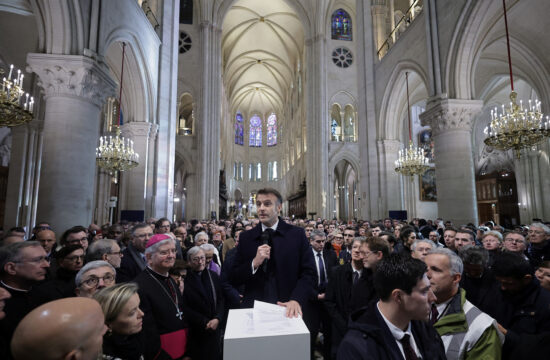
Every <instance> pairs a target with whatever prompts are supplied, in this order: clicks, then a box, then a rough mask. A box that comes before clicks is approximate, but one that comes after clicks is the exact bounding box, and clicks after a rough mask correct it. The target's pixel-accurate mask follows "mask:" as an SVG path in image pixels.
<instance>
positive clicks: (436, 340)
mask: <svg viewBox="0 0 550 360" xmlns="http://www.w3.org/2000/svg"><path fill="white" fill-rule="evenodd" d="M352 320H354V321H352V322H350V325H349V331H348V332H347V334H346V336H345V337H344V340H343V341H342V343H341V344H340V347H339V349H338V357H337V358H338V360H367V359H368V360H403V355H402V354H401V351H400V350H399V347H398V346H397V343H396V341H395V339H394V337H393V335H392V333H391V331H390V329H389V328H388V326H387V325H386V322H385V321H384V319H383V318H382V315H381V314H380V312H379V311H378V307H377V306H376V303H373V304H372V306H369V307H367V308H366V309H365V310H363V311H362V312H359V313H356V314H354V315H353V316H352ZM411 331H412V335H413V337H414V341H415V343H416V345H417V347H418V349H419V350H420V353H421V354H422V359H429V360H446V356H445V348H444V347H443V342H442V341H441V337H440V336H439V335H438V334H437V331H435V329H434V328H433V326H432V325H430V324H429V323H427V322H425V321H417V320H413V321H411Z"/></svg>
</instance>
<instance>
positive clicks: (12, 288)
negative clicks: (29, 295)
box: [0, 280, 30, 293]
mask: <svg viewBox="0 0 550 360" xmlns="http://www.w3.org/2000/svg"><path fill="white" fill-rule="evenodd" d="M0 283H2V286H4V287H5V288H8V289H10V290H13V291H19V292H22V293H26V292H29V291H30V289H29V290H24V289H18V288H14V287H13V286H9V285H8V284H6V283H5V282H4V281H2V280H0Z"/></svg>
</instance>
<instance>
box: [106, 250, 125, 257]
mask: <svg viewBox="0 0 550 360" xmlns="http://www.w3.org/2000/svg"><path fill="white" fill-rule="evenodd" d="M108 254H109V255H118V256H122V251H116V252H109V253H108Z"/></svg>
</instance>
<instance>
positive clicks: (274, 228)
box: [261, 218, 279, 232]
mask: <svg viewBox="0 0 550 360" xmlns="http://www.w3.org/2000/svg"><path fill="white" fill-rule="evenodd" d="M261 224H262V232H264V231H265V230H266V229H267V228H268V227H267V226H265V225H264V223H261ZM277 226H279V218H277V222H276V223H275V224H273V226H270V227H269V228H270V229H273V231H277Z"/></svg>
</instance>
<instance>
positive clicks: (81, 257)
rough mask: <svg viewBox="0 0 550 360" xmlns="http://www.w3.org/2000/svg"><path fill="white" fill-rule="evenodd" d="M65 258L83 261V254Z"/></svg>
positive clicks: (71, 260)
mask: <svg viewBox="0 0 550 360" xmlns="http://www.w3.org/2000/svg"><path fill="white" fill-rule="evenodd" d="M65 260H68V261H70V262H77V261H84V255H73V256H67V257H66V258H65Z"/></svg>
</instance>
